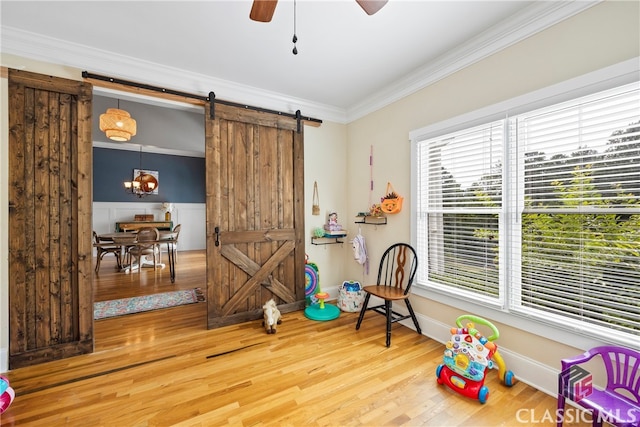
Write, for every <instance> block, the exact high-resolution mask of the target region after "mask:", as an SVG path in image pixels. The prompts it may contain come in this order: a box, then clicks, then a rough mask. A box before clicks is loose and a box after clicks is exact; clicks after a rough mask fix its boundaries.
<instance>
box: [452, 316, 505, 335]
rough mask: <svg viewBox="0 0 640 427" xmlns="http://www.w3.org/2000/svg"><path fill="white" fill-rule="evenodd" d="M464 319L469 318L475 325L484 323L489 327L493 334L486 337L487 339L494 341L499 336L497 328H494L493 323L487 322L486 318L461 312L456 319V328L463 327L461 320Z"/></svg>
mask: <svg viewBox="0 0 640 427" xmlns="http://www.w3.org/2000/svg"><path fill="white" fill-rule="evenodd" d="M464 319H466V320H470V321H472V322H473V323H475V324H476V325H484V326H486V327H488V328H489V329H491V332H493V335H491V336H490V337H487V340H489V341H494V340H497V339H498V338H499V337H500V332H498V328H496V327H495V325H494V324H493V323H491V322H489V321H488V320H486V319H483V318H482V317H478V316H474V315H472V314H463V315H462V316H460V317H458V318H457V319H456V325H458V328H462V327H463V324H462V320H464Z"/></svg>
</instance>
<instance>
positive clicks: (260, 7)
mask: <svg viewBox="0 0 640 427" xmlns="http://www.w3.org/2000/svg"><path fill="white" fill-rule="evenodd" d="M356 3H358V4H359V5H360V7H361V8H362V9H363V10H364V11H365V12H366V13H367V15H373V14H374V13H376V12H377V11H379V10H380V9H382V7H383V6H384V5H385V4H386V3H387V0H356ZM277 4H278V0H253V6H251V13H250V14H249V17H250V18H251V19H252V20H253V21H259V22H270V21H271V18H272V17H273V12H275V10H276V5H277Z"/></svg>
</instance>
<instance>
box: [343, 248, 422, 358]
mask: <svg viewBox="0 0 640 427" xmlns="http://www.w3.org/2000/svg"><path fill="white" fill-rule="evenodd" d="M417 270H418V257H417V255H416V251H415V249H413V247H412V246H411V245H408V244H406V243H395V244H393V245H391V246H390V247H389V248H388V249H387V250H386V251H385V252H384V254H383V255H382V259H381V260H380V267H379V268H378V280H377V282H376V284H375V285H371V286H365V287H364V288H363V290H364V291H365V292H366V295H365V298H364V302H363V304H362V309H361V310H360V316H359V317H358V323H357V324H356V330H358V329H360V324H361V323H362V320H363V319H364V314H365V313H366V312H367V311H368V310H373V311H375V312H376V313H379V314H382V315H384V316H385V317H386V318H387V347H389V346H390V345H391V325H392V324H393V323H396V322H399V321H401V320H405V319H409V318H410V319H411V320H412V321H413V324H414V325H415V327H416V331H417V332H418V333H419V334H421V333H422V331H421V330H420V325H419V324H418V319H417V318H416V314H415V313H414V311H413V308H412V307H411V302H410V301H409V290H410V289H411V285H412V284H413V280H414V278H415V275H416V272H417ZM371 295H373V296H376V297H378V298H381V299H382V300H384V303H383V304H380V305H376V306H373V307H369V306H368V305H369V299H370V298H371ZM399 300H402V301H404V303H405V305H406V306H407V310H408V311H409V314H406V315H404V314H401V313H398V312H395V311H393V302H394V301H399Z"/></svg>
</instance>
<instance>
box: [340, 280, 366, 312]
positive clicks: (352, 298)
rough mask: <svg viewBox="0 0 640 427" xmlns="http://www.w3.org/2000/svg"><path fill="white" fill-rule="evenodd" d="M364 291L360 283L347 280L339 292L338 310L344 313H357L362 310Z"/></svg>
mask: <svg viewBox="0 0 640 427" xmlns="http://www.w3.org/2000/svg"><path fill="white" fill-rule="evenodd" d="M363 302H364V291H363V290H362V286H360V283H359V282H354V281H352V280H349V281H347V280H345V281H344V282H342V286H341V287H340V290H339V291H338V308H340V310H342V311H347V312H356V311H360V309H361V308H362V303H363Z"/></svg>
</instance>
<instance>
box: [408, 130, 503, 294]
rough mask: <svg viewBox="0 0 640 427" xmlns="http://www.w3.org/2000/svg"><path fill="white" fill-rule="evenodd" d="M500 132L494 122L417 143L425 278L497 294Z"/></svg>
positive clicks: (501, 157)
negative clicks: (425, 257) (425, 260)
mask: <svg viewBox="0 0 640 427" xmlns="http://www.w3.org/2000/svg"><path fill="white" fill-rule="evenodd" d="M503 134H504V125H503V123H502V121H497V122H493V123H489V124H486V125H483V126H479V127H475V128H473V129H465V130H463V131H460V132H456V133H453V134H448V135H446V137H444V138H436V139H432V140H429V141H424V142H422V143H420V144H419V146H418V158H419V162H420V166H419V169H420V171H421V173H420V179H419V180H420V182H421V183H422V186H421V191H420V201H421V204H420V206H421V208H420V215H419V216H420V220H419V221H420V224H421V226H422V227H419V228H422V229H423V230H424V233H423V234H422V236H423V239H419V240H418V245H417V246H418V249H419V252H420V253H422V254H427V257H428V262H426V263H423V266H426V268H423V269H422V271H421V273H420V274H421V275H422V278H423V279H426V280H428V281H431V282H433V283H438V284H441V285H443V286H447V287H451V288H454V289H455V290H458V291H459V290H470V291H473V292H475V293H479V294H482V295H484V296H485V297H488V298H495V299H498V298H499V297H500V294H499V265H500V263H499V262H498V257H499V250H500V245H499V238H498V231H499V229H498V226H499V223H500V218H501V210H502V193H503V191H502V161H503V160H502V159H503V155H502V153H503V146H504V141H503Z"/></svg>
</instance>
